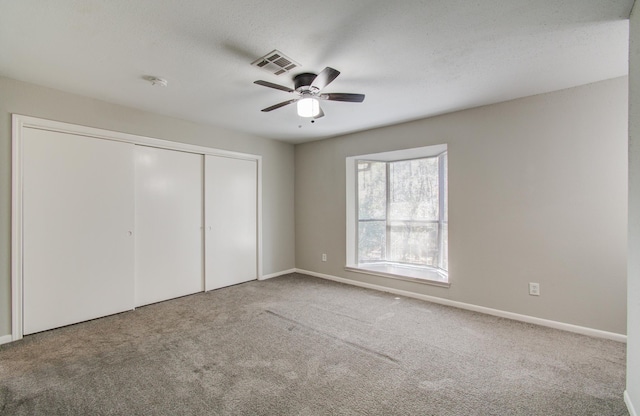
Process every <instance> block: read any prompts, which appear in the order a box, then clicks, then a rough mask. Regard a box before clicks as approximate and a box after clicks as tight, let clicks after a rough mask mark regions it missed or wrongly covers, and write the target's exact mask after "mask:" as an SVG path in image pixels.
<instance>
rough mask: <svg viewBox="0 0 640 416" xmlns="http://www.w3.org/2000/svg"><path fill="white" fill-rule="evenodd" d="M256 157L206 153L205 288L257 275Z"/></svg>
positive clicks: (222, 285)
mask: <svg viewBox="0 0 640 416" xmlns="http://www.w3.org/2000/svg"><path fill="white" fill-rule="evenodd" d="M257 175H258V169H257V162H256V161H255V160H243V159H233V158H228V157H218V156H205V226H206V231H205V235H206V238H205V276H206V277H205V287H206V290H211V289H217V288H220V287H224V286H230V285H235V284H238V283H242V282H246V281H249V280H255V279H257V277H258V266H257V262H258V255H257V247H258V239H257V189H258V179H257V178H258V176H257Z"/></svg>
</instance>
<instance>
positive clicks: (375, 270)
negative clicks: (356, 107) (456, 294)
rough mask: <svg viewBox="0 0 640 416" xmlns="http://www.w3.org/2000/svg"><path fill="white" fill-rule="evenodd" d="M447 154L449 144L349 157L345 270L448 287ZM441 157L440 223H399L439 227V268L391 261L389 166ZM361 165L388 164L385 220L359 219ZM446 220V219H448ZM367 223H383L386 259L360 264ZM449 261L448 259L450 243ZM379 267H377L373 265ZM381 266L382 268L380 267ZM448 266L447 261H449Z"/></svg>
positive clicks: (386, 171)
mask: <svg viewBox="0 0 640 416" xmlns="http://www.w3.org/2000/svg"><path fill="white" fill-rule="evenodd" d="M445 155H447V158H448V146H447V145H446V144H441V145H434V146H426V147H421V148H414V149H405V150H400V151H392V152H384V153H377V154H371V155H359V156H351V157H347V158H346V162H347V264H346V266H345V270H348V271H355V272H359V273H364V274H371V275H376V276H384V277H390V278H394V279H400V280H409V281H415V282H419V283H425V284H432V285H437V286H444V287H449V285H450V279H449V272H448V270H445V269H443V268H442V267H441V266H443V256H444V254H445V253H444V252H445V247H444V246H443V245H444V238H443V229H444V224H445V223H446V224H447V229H448V215H446V216H445V212H444V208H445V206H444V204H445V197H448V189H446V186H445V185H446V184H445V173H446V172H445V169H447V168H448V160H447V161H446V166H445V163H443V162H442V160H443V157H444V156H445ZM434 157H437V158H438V186H439V201H438V219H437V220H413V219H408V220H407V219H405V220H398V221H400V222H403V223H404V222H415V221H418V222H420V223H424V224H425V225H426V224H427V223H430V224H437V232H438V237H437V242H436V244H437V247H438V258H437V264H438V265H437V266H427V265H416V264H411V263H405V262H398V261H390V260H388V256H389V255H390V245H391V239H390V238H389V236H390V232H391V230H390V228H391V223H392V222H393V221H395V220H391V219H390V211H391V210H390V204H391V198H390V196H391V181H390V167H391V164H392V163H394V162H404V161H411V160H417V159H426V158H434ZM359 162H373V163H375V162H377V163H380V162H382V163H385V198H386V201H385V216H384V217H385V218H384V219H382V218H380V219H377V218H376V219H364V220H361V219H360V217H359V182H358V181H359V168H358V163H359ZM445 219H446V220H445ZM367 221H376V222H379V221H384V222H385V247H384V249H385V253H384V259H382V260H372V261H368V262H367V263H366V265H365V263H359V260H360V259H359V237H360V223H361V222H367ZM446 250H447V260H448V244H447V247H446ZM374 264H375V265H376V267H374V266H372V265H374ZM377 265H379V266H380V267H377ZM447 265H448V261H447Z"/></svg>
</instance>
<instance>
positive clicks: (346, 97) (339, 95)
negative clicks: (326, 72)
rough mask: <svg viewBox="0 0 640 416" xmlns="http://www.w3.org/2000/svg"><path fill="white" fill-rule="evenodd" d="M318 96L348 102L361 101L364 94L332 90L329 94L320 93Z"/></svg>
mask: <svg viewBox="0 0 640 416" xmlns="http://www.w3.org/2000/svg"><path fill="white" fill-rule="evenodd" d="M320 98H321V99H323V100H329V101H346V102H349V103H361V102H363V101H364V94H348V93H344V92H334V93H330V94H320Z"/></svg>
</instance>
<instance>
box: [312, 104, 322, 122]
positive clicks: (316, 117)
mask: <svg viewBox="0 0 640 416" xmlns="http://www.w3.org/2000/svg"><path fill="white" fill-rule="evenodd" d="M320 117H324V111H322V107H320V112H319V113H318V114H317V115H316V116H315V117H313V119H314V120H317V119H319V118H320Z"/></svg>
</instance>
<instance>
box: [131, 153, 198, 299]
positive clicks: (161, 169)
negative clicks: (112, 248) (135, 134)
mask: <svg viewBox="0 0 640 416" xmlns="http://www.w3.org/2000/svg"><path fill="white" fill-rule="evenodd" d="M202 193H203V156H202V155H199V154H194V153H185V152H178V151H173V150H166V149H157V148H153V147H145V146H136V306H141V305H147V304H149V303H154V302H159V301H162V300H166V299H172V298H176V297H179V296H184V295H189V294H192V293H196V292H201V291H202V290H203V289H204V270H203V263H202V262H203V236H202V228H203V213H202V211H203V195H202Z"/></svg>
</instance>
